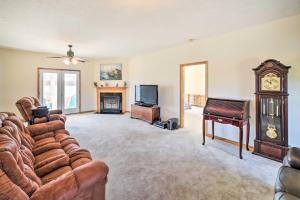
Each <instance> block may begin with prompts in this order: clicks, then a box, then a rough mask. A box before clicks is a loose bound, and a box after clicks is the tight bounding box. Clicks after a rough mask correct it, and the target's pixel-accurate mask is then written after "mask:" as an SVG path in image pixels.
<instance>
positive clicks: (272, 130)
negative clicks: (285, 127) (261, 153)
mask: <svg viewBox="0 0 300 200" xmlns="http://www.w3.org/2000/svg"><path fill="white" fill-rule="evenodd" d="M269 107H270V108H271V109H269V111H271V112H270V113H268V126H267V131H266V135H267V136H268V137H269V138H271V139H275V138H277V136H278V134H277V130H276V125H275V119H274V100H273V99H272V98H271V100H270V101H269ZM277 108H278V104H277ZM277 111H278V109H277ZM277 114H278V112H277Z"/></svg>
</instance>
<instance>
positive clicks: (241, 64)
mask: <svg viewBox="0 0 300 200" xmlns="http://www.w3.org/2000/svg"><path fill="white" fill-rule="evenodd" d="M299 36H300V15H298V16H294V17H290V18H285V19H282V20H277V21H273V22H270V23H267V24H263V25H259V26H255V27H250V28H247V29H243V30H239V31H235V32H231V33H228V34H224V35H222V36H217V37H212V38H209V39H206V40H202V41H196V42H193V43H186V44H183V45H178V46H174V47H172V48H168V49H163V50H160V51H157V52H153V53H148V54H145V55H140V56H136V57H133V58H131V59H130V60H129V70H128V72H129V74H128V77H129V80H130V102H131V103H133V102H134V88H133V87H134V85H135V84H141V83H144V84H158V85H159V105H160V106H161V114H162V117H163V119H166V118H169V117H179V65H180V64H182V63H191V62H198V61H208V75H209V77H208V95H209V96H210V97H223V98H237V99H249V100H251V116H252V118H251V138H250V139H251V140H250V141H251V144H253V140H254V137H255V136H254V135H255V123H254V122H255V116H254V107H255V105H254V94H253V93H254V84H255V83H254V73H253V71H252V68H255V67H256V66H258V65H259V64H260V63H261V62H262V61H264V60H266V59H269V58H274V59H278V60H280V61H281V62H282V63H284V64H286V65H291V66H292V69H291V70H290V74H289V92H290V100H289V105H290V109H289V111H290V114H289V118H290V120H289V128H290V144H291V145H298V146H300V135H299V130H300V129H299V128H298V127H297V123H298V118H299V117H298V113H299V108H300V96H299V94H300V70H299V66H300V50H299V49H300V37H299ZM292 108H293V109H292ZM199 123H200V121H199ZM216 135H219V136H222V137H226V138H229V139H232V140H236V141H238V130H237V128H232V127H230V126H219V125H217V126H216Z"/></svg>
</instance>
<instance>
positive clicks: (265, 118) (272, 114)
mask: <svg viewBox="0 0 300 200" xmlns="http://www.w3.org/2000/svg"><path fill="white" fill-rule="evenodd" d="M281 104H282V100H281V98H278V97H277V98H275V97H262V98H261V126H260V128H261V133H262V135H261V137H262V138H261V139H262V140H264V141H270V142H275V143H278V144H280V142H281V132H282V127H281V116H282V113H281Z"/></svg>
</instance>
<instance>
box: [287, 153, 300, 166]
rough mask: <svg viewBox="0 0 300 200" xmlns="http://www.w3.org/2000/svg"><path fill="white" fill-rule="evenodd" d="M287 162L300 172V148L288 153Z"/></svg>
mask: <svg viewBox="0 0 300 200" xmlns="http://www.w3.org/2000/svg"><path fill="white" fill-rule="evenodd" d="M287 161H288V163H289V165H290V166H291V167H292V168H295V169H299V170H300V148H297V147H292V148H290V150H289V151H288V153H287Z"/></svg>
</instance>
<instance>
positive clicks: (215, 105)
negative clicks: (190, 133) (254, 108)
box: [202, 98, 250, 159]
mask: <svg viewBox="0 0 300 200" xmlns="http://www.w3.org/2000/svg"><path fill="white" fill-rule="evenodd" d="M249 104H250V102H249V101H244V100H233V99H218V98H208V99H207V102H206V105H205V107H204V110H203V143H202V144H203V145H205V135H206V134H205V121H206V120H211V121H212V139H214V134H215V133H214V132H215V131H214V130H215V128H214V125H215V122H218V123H222V124H231V125H233V126H236V127H239V130H240V133H239V137H240V140H239V156H240V159H243V156H242V149H243V134H244V131H243V128H244V126H245V125H247V138H246V149H247V151H249V134H250V115H249V114H250V111H249Z"/></svg>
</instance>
